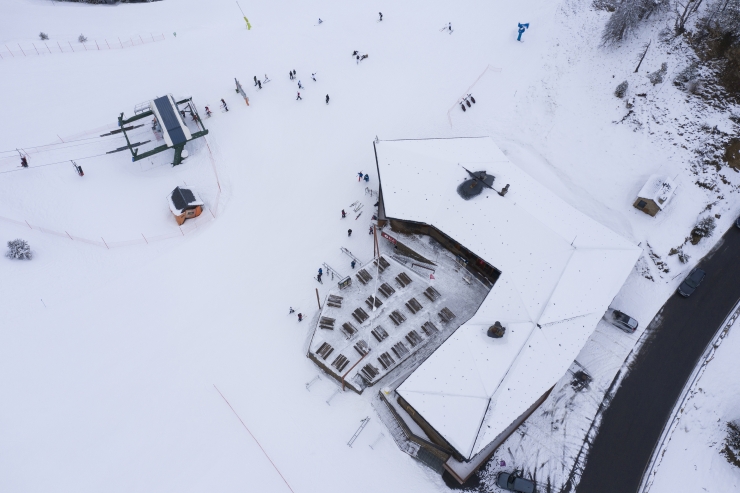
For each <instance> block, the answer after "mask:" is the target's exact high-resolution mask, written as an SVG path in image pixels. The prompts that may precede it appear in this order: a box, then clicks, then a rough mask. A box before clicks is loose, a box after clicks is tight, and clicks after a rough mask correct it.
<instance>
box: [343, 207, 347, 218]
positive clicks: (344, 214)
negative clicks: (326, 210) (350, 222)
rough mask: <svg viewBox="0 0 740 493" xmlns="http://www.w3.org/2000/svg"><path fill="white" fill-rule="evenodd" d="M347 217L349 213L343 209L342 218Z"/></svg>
mask: <svg viewBox="0 0 740 493" xmlns="http://www.w3.org/2000/svg"><path fill="white" fill-rule="evenodd" d="M345 217H347V213H346V212H344V209H342V219H344V218H345Z"/></svg>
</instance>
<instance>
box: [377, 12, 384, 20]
mask: <svg viewBox="0 0 740 493" xmlns="http://www.w3.org/2000/svg"><path fill="white" fill-rule="evenodd" d="M378 15H379V16H380V19H379V20H378V22H380V21H382V20H383V12H378Z"/></svg>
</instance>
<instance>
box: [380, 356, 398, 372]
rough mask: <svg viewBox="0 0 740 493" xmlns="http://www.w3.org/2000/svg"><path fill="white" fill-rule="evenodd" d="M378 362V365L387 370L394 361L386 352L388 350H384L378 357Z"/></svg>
mask: <svg viewBox="0 0 740 493" xmlns="http://www.w3.org/2000/svg"><path fill="white" fill-rule="evenodd" d="M378 363H380V366H382V367H383V369H384V370H387V369H388V368H390V367H391V366H393V363H395V361H394V359H393V357H392V356H391V355H390V354H388V352H385V353H383V354H381V355H380V357H379V358H378Z"/></svg>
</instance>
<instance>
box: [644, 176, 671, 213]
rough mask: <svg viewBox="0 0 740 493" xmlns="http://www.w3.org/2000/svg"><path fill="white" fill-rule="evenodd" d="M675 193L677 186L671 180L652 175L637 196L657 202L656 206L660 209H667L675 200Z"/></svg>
mask: <svg viewBox="0 0 740 493" xmlns="http://www.w3.org/2000/svg"><path fill="white" fill-rule="evenodd" d="M675 191H676V185H675V184H674V183H673V180H671V179H670V178H668V177H665V176H659V175H650V177H649V178H648V180H647V181H646V182H645V185H643V186H642V188H641V189H640V192H639V193H638V194H637V196H638V197H640V198H643V199H650V200H652V201H653V202H655V205H657V206H658V207H659V208H661V209H665V207H666V206H667V205H668V202H670V201H671V198H673V193H674V192H675Z"/></svg>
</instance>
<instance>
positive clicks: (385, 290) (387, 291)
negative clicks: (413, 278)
mask: <svg viewBox="0 0 740 493" xmlns="http://www.w3.org/2000/svg"><path fill="white" fill-rule="evenodd" d="M378 291H380V294H382V295H383V296H385V297H386V298H390V297H391V295H392V294H393V293H395V292H396V290H395V289H393V288H392V287H391V286H390V284H388V283H387V282H384V283H383V284H381V285H380V287H379V288H378Z"/></svg>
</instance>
